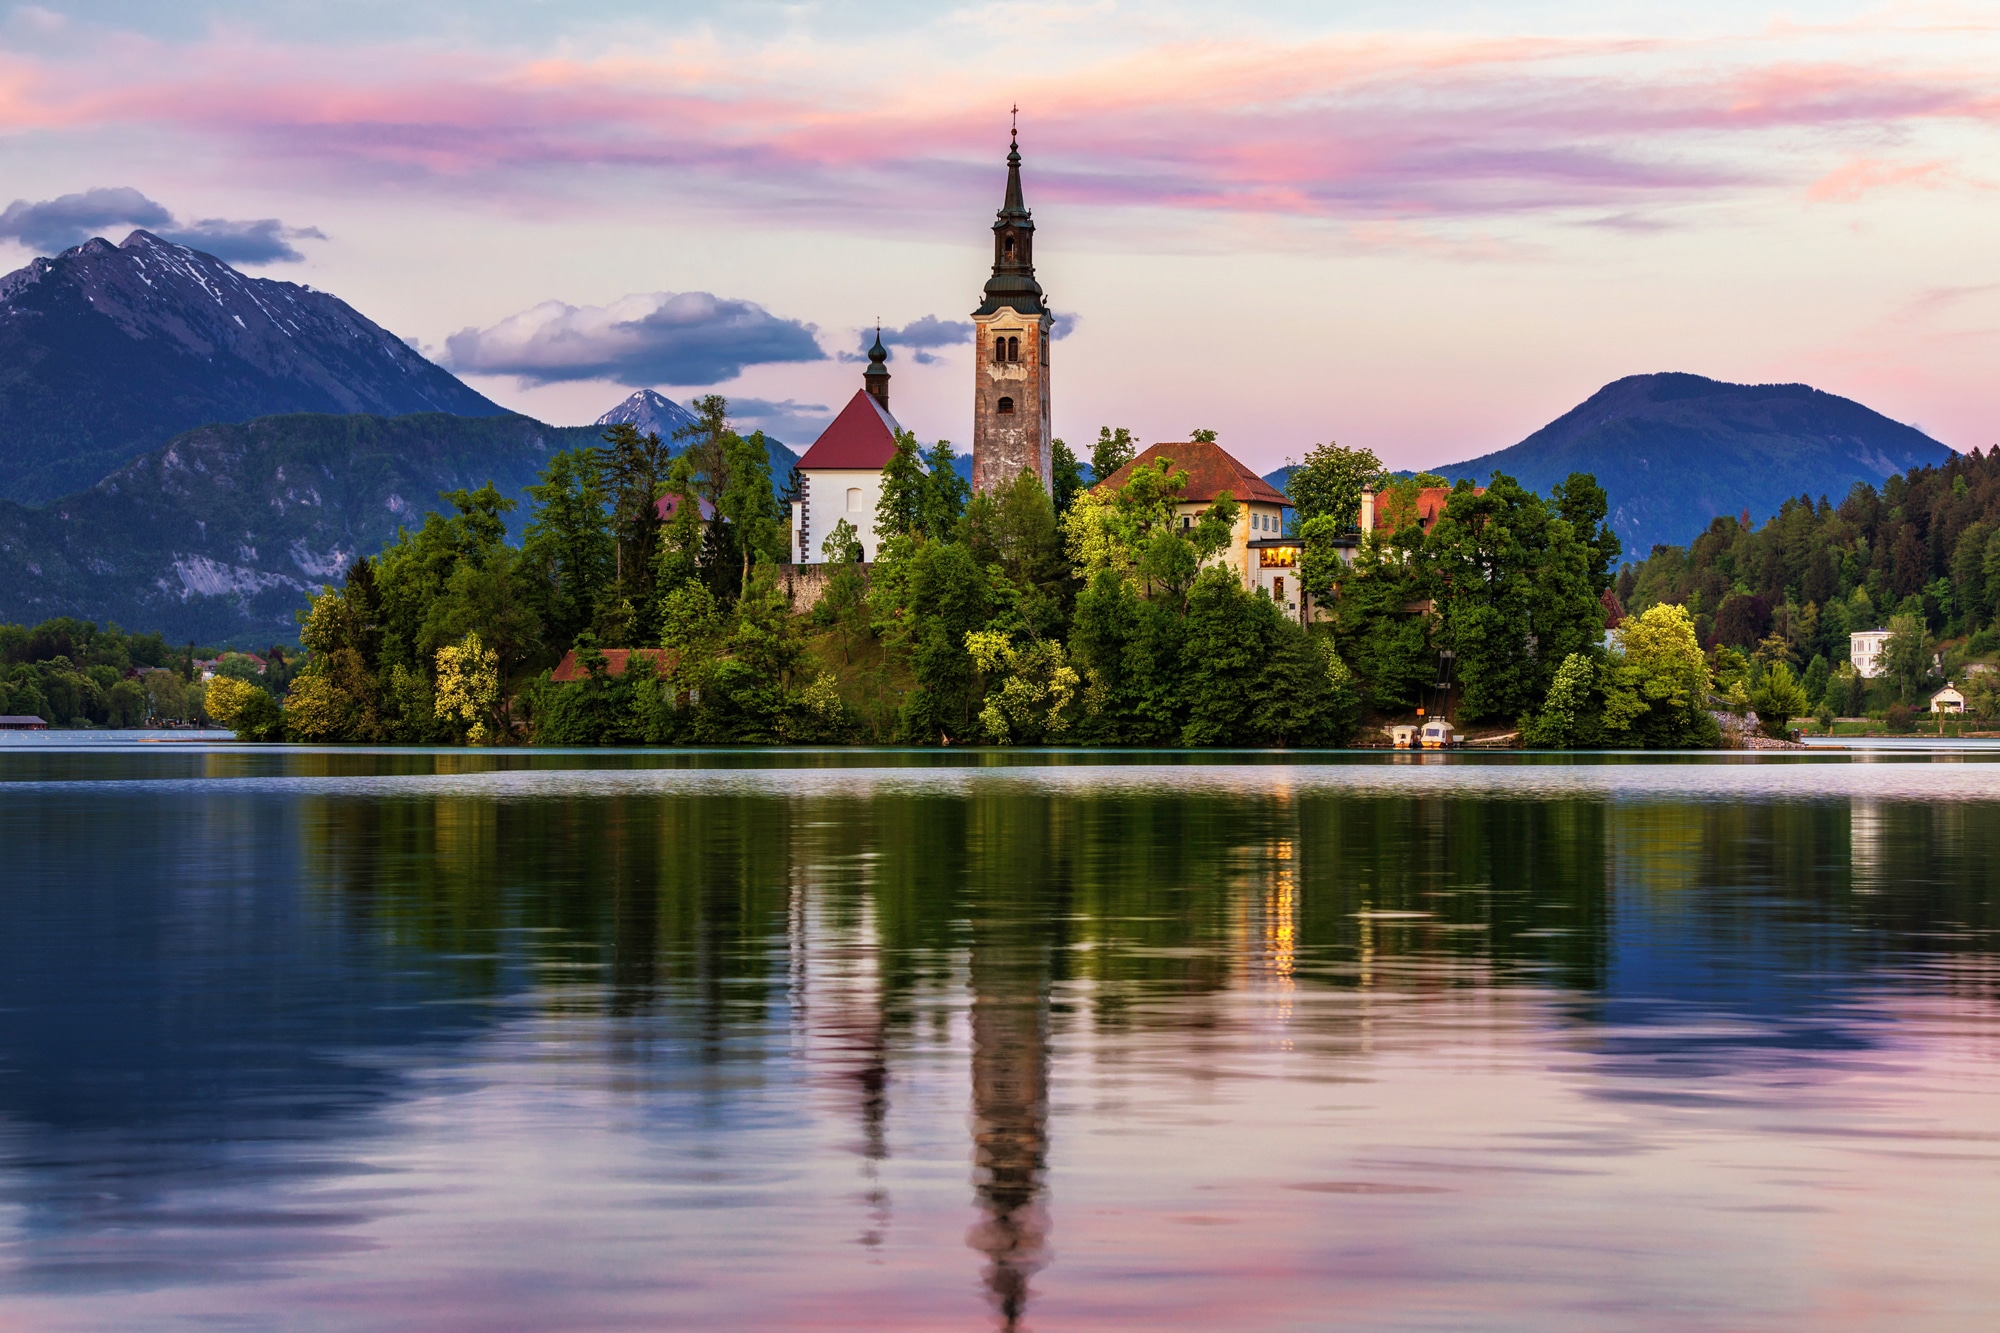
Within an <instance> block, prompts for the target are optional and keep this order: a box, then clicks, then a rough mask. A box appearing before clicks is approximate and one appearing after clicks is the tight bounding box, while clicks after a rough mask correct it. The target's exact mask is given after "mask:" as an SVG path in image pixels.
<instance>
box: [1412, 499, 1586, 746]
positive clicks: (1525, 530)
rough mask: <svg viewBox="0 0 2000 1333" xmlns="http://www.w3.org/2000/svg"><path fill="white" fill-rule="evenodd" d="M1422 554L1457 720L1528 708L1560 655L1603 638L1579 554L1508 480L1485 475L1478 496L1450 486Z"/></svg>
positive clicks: (1553, 519) (1548, 515)
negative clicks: (1455, 675)
mask: <svg viewBox="0 0 2000 1333" xmlns="http://www.w3.org/2000/svg"><path fill="white" fill-rule="evenodd" d="M1422 553H1423V557H1424V567H1425V571H1426V574H1427V581H1428V584H1429V590H1430V592H1431V597H1432V600H1433V602H1434V604H1435V605H1436V606H1437V607H1438V609H1439V611H1440V613H1441V620H1442V630H1443V638H1444V640H1445V646H1447V647H1449V648H1451V649H1452V650H1453V652H1454V653H1455V654H1456V662H1457V668H1458V672H1459V680H1460V682H1461V683H1462V686H1463V689H1464V693H1463V695H1462V696H1461V701H1460V708H1461V709H1462V710H1463V713H1464V715H1465V716H1466V717H1467V718H1470V719H1478V718H1502V719H1509V720H1511V719H1514V718H1519V717H1522V716H1524V715H1525V714H1527V713H1529V712H1531V711H1533V709H1534V708H1535V707H1536V705H1538V704H1540V703H1541V702H1542V700H1543V699H1544V697H1545V696H1546V695H1547V694H1548V690H1549V686H1550V684H1551V683H1552V681H1553V679H1554V677H1555V673H1556V669H1557V667H1558V666H1560V665H1561V663H1562V661H1563V659H1564V658H1566V657H1567V656H1568V655H1569V654H1571V653H1575V652H1585V651H1588V650H1589V649H1591V648H1592V647H1594V646H1595V645H1596V644H1597V643H1598V641H1599V639H1600V638H1601V637H1602V635H1603V632H1604V607H1603V603H1602V602H1601V601H1600V600H1599V594H1600V592H1601V591H1602V589H1601V588H1599V587H1597V586H1596V585H1594V584H1593V583H1592V581H1591V578H1590V552H1589V548H1587V547H1586V546H1585V545H1584V544H1583V543H1582V542H1581V541H1579V540H1578V539H1577V536H1576V533H1575V531H1574V530H1573V529H1572V528H1571V527H1570V525H1569V523H1568V522H1567V521H1565V520H1564V519H1562V518H1560V517H1558V516H1557V515H1556V514H1554V513H1552V512H1551V511H1550V509H1549V506H1548V505H1547V504H1546V503H1545V502H1544V501H1543V500H1542V498H1541V497H1540V496H1538V495H1535V494H1534V493H1533V492H1531V491H1528V490H1526V489H1524V488H1523V487H1522V486H1521V485H1520V484H1519V483H1518V482H1516V481H1515V480H1514V479H1513V478H1512V477H1508V476H1506V475H1504V474H1501V473H1495V474H1494V476H1493V480H1492V482H1491V484H1490V485H1488V487H1487V488H1486V490H1485V491H1484V493H1474V491H1473V488H1472V485H1471V483H1469V482H1464V481H1461V482H1459V483H1458V485H1457V486H1456V487H1455V488H1454V490H1453V491H1452V494H1451V498H1450V501H1449V503H1448V504H1447V506H1446V508H1445V510H1444V512H1443V513H1442V514H1441V515H1439V517H1438V519H1437V522H1436V524H1435V525H1434V526H1433V527H1432V529H1431V531H1430V533H1429V535H1428V537H1427V538H1426V540H1425V541H1424V543H1423V546H1422Z"/></svg>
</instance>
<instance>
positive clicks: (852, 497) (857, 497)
mask: <svg viewBox="0 0 2000 1333" xmlns="http://www.w3.org/2000/svg"><path fill="white" fill-rule="evenodd" d="M847 512H848V513H850V514H858V513H860V512H861V488H860V487H859V486H849V487H848V488H847Z"/></svg>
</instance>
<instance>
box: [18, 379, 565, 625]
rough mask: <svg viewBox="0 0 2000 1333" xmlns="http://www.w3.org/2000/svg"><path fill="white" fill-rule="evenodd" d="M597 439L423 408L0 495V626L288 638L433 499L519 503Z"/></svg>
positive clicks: (233, 435) (208, 446)
mask: <svg viewBox="0 0 2000 1333" xmlns="http://www.w3.org/2000/svg"><path fill="white" fill-rule="evenodd" d="M600 433H601V432H600V431H599V430H598V429H597V428H596V427H594V426H575V427H554V426H544V425H543V424H541V423H540V422H538V421H532V420H530V419H529V418H527V417H521V416H502V417H454V416H445V415H442V414H437V413H425V414H421V415H412V416H397V417H380V416H365V415H364V416H325V415H297V416H274V417H264V418H261V419H259V420H256V421H251V422H247V423H244V424H240V425H213V426H203V427H200V428H198V429H196V430H192V431H188V432H187V433H185V434H183V435H180V436H177V437H176V438H175V439H173V440H172V441H171V442H169V443H168V444H166V445H164V446H162V447H161V448H158V449H155V450H153V451H152V452H150V453H148V454H146V455H144V456H143V457H141V458H139V459H137V460H135V461H133V462H131V463H128V464H127V465H125V466H124V467H122V468H119V469H118V470H117V471H115V472H113V473H112V474H111V475H110V476H107V477H105V478H104V479H103V480H102V481H99V482H98V483H97V484H96V485H94V486H92V487H90V488H89V489H87V490H83V491H80V492H78V493H76V494H74V495H69V496H66V497H64V498H62V499H60V500H57V501H55V502H54V503H52V504H49V505H47V506H44V507H42V508H39V509H31V508H28V507H26V506H23V505H18V504H14V503H11V502H8V501H0V622H4V621H15V622H28V623H33V622H35V621H39V620H43V619H46V618H48V617H50V616H59V615H71V616H76V617H79V618H80V619H85V620H94V621H97V622H99V623H103V622H105V621H117V622H118V623H119V624H121V625H126V626H130V627H133V628H144V629H148V630H152V629H158V630H161V631H163V632H165V634H166V635H167V637H168V639H169V640H172V641H175V642H185V641H186V640H188V639H198V640H200V641H202V642H204V643H221V642H235V643H238V644H243V645H246V646H258V645H262V644H268V643H270V642H271V641H272V640H274V639H277V640H283V641H285V642H296V641H297V637H298V625H297V622H296V621H295V620H294V619H293V615H292V613H293V612H294V611H296V610H297V609H298V608H300V607H301V606H303V605H305V601H306V598H307V596H308V595H309V594H310V593H312V592H315V591H317V590H318V589H319V587H320V586H321V585H322V584H324V583H327V582H337V581H338V580H339V578H340V575H341V573H342V571H343V570H345V568H346V567H347V564H348V562H350V561H351V560H352V559H353V558H354V556H355V555H356V554H357V553H359V552H370V553H372V552H374V551H377V550H379V549H381V546H382V544H383V543H384V542H385V541H387V540H389V539H390V538H392V537H394V536H395V534H396V529H397V527H398V526H399V525H402V524H408V525H410V526H413V527H414V526H416V525H418V524H420V523H421V522H422V521H423V515H424V513H425V511H426V510H430V509H438V508H441V507H442V506H441V505H440V504H439V502H438V499H437V495H438V492H439V491H443V490H453V489H457V488H459V487H478V486H480V485H482V484H484V483H485V482H486V481H487V480H489V479H491V480H492V481H493V482H494V484H495V485H496V486H498V487H499V489H500V490H501V491H503V492H505V493H506V494H508V495H510V496H513V497H515V498H516V499H523V500H524V499H525V497H524V496H523V495H522V491H523V489H524V488H525V487H526V486H527V485H528V484H529V483H530V482H532V481H533V480H534V479H535V475H536V473H537V472H538V471H539V470H540V469H541V467H542V466H543V465H544V464H545V463H546V461H547V459H548V456H549V454H550V453H551V452H553V451H555V450H558V449H568V448H574V447H576V446H577V445H580V444H594V443H596V441H597V439H598V436H599V434H600ZM525 510H526V506H525V504H524V505H523V506H522V509H520V510H517V511H515V513H514V514H513V515H512V516H511V517H512V519H513V523H512V525H511V526H512V527H513V529H514V534H515V536H516V537H518V536H519V535H520V529H521V527H523V526H524V525H525Z"/></svg>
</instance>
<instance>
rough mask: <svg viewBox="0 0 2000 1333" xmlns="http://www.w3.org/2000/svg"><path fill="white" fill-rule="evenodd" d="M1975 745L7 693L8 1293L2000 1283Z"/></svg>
mask: <svg viewBox="0 0 2000 1333" xmlns="http://www.w3.org/2000/svg"><path fill="white" fill-rule="evenodd" d="M1996 909H2000V762H1995V761H1994V760H1993V759H1991V758H1989V757H1988V756H1985V755H1982V754H1977V753H1963V752H1959V753H1939V754H1925V753H1890V754H1875V755H1843V754H1831V753H1814V754H1809V755H1773V756H1754V757H1752V756H1733V757H1726V758H1722V757H1713V758H1678V759H1675V758H1668V759H1662V760H1658V761H1652V762H1638V761H1633V760H1628V759H1593V758H1589V757H1584V758H1578V759H1575V760H1562V759H1538V758H1529V757H1522V756H1484V757H1482V756H1458V755H1453V756H1449V757H1446V756H1396V757H1388V756H1329V757H1326V758H1323V759H1314V758H1310V757H1280V758H1277V759H1273V758H1272V757H1270V756H1262V755H1247V754H1246V755H1223V756H1214V755H1174V754H1157V755H1112V756H1106V755H1077V754H1052V755H1034V754H1029V755H1010V756H988V755H960V754H951V755H942V754H924V755H914V754H884V753H880V752H840V753H826V754H793V755H772V754H769V753H758V754H729V753H724V754H715V753H710V754H686V753H657V754H603V753H590V754H565V753H497V754H496V753H465V752H445V753H428V752H409V751H403V752H392V751H384V752H366V751H352V750H349V751H307V750H273V749H259V750H251V749H238V748H233V747H226V746H223V747H205V746H199V745H147V746H129V747H121V746H118V745H115V744H105V743H102V742H99V743H96V744H93V745H91V746H89V747H88V748H63V747H62V746H60V744H56V743H51V742H49V741H47V740H46V739H44V740H41V741H39V742H38V743H36V744H32V745H20V744H15V745H8V746H5V747H0V912H4V918H0V925H4V928H0V1328H4V1329H7V1330H12V1329H15V1328H22V1329H43V1328H72V1327H74V1328H116V1329H127V1328H157V1327H170V1328H171V1327H199V1328H212V1327H250V1328H265V1327H284V1328H288V1329H291V1328H296V1329H319V1328H326V1329H371V1330H373V1329H409V1330H434V1329H482V1330H483V1329H625V1328H634V1329H636V1328H647V1329H657V1328H666V1329H793V1328H800V1329H975V1330H976V1329H984V1328H989V1327H994V1326H1017V1327H1022V1328H1034V1329H1044V1330H1058V1329H1110V1328H1120V1329H1124V1328H1133V1329H1137V1328H1144V1329H1176V1328H1187V1329H1222V1328H1228V1329H1319V1328H1326V1327H1332V1326H1345V1327H1362V1328H1479V1329H1489V1328H1504V1329H1538V1330H1539V1329H1552V1328H1553V1329H1564V1328H1576V1329H1604V1328H1612V1329H1626V1328H1631V1329H1767V1328H1771V1329H1775V1328H1799V1329H1803V1328H1814V1329H1819V1328H1885V1329H1888V1328H1896V1329H1902V1328H1968V1329H1970V1328H1990V1327H1995V1326H2000V1077H1996V1073H2000V1021H1996V1020H2000V1008H1996V991H2000V966H1996V956H1997V955H2000V939H1996V935H1995V930H1996V927H2000V910H1996Z"/></svg>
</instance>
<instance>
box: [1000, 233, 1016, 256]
mask: <svg viewBox="0 0 2000 1333" xmlns="http://www.w3.org/2000/svg"><path fill="white" fill-rule="evenodd" d="M1001 249H1003V250H1005V251H1006V252H1007V258H1009V259H1012V258H1013V257H1014V238H1013V237H1012V236H1009V237H1008V238H1007V239H1006V240H1005V241H1002V242H1001Z"/></svg>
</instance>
